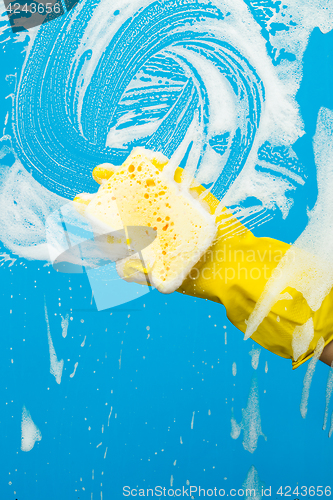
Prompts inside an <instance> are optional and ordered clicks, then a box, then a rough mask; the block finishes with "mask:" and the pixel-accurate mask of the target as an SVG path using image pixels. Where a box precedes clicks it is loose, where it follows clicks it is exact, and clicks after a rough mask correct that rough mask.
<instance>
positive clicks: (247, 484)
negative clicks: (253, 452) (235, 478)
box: [243, 465, 265, 500]
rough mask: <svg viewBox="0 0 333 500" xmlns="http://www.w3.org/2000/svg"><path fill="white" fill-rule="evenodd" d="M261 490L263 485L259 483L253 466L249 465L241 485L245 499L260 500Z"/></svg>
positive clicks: (259, 480)
mask: <svg viewBox="0 0 333 500" xmlns="http://www.w3.org/2000/svg"><path fill="white" fill-rule="evenodd" d="M263 488H265V483H263V482H262V481H261V479H260V477H259V474H258V471H257V469H256V468H255V466H254V465H251V467H250V469H249V471H248V473H247V475H246V478H245V481H244V483H243V490H244V491H245V498H253V500H261V498H262V491H263ZM253 492H254V494H253Z"/></svg>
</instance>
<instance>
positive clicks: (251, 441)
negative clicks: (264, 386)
mask: <svg viewBox="0 0 333 500" xmlns="http://www.w3.org/2000/svg"><path fill="white" fill-rule="evenodd" d="M232 411H233V410H232ZM242 415H243V418H242V421H241V423H240V424H238V423H237V421H236V420H235V417H234V415H233V413H232V417H231V437H232V438H233V439H238V437H239V436H240V433H241V431H243V447H244V450H246V451H249V452H250V453H253V452H254V451H255V450H256V449H257V446H258V439H259V437H260V436H262V437H263V438H264V439H265V440H267V438H266V436H265V434H263V432H262V429H261V416H260V407H259V390H258V381H257V378H256V377H253V378H252V382H251V388H250V393H249V397H248V400H247V405H246V407H245V408H243V409H242Z"/></svg>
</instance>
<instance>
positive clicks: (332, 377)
mask: <svg viewBox="0 0 333 500" xmlns="http://www.w3.org/2000/svg"><path fill="white" fill-rule="evenodd" d="M332 391H333V367H332V366H331V369H330V371H329V372H328V377H327V384H326V404H325V414H324V423H323V430H324V431H325V430H326V427H327V420H328V410H329V406H330V402H331V397H332Z"/></svg>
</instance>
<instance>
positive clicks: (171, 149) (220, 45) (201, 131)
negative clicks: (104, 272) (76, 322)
mask: <svg viewBox="0 0 333 500" xmlns="http://www.w3.org/2000/svg"><path fill="white" fill-rule="evenodd" d="M285 7H286V8H285V9H279V8H277V7H276V6H275V4H273V3H272V4H270V5H267V6H265V13H266V14H267V15H266V14H265V16H262V15H260V12H261V11H260V9H259V10H258V6H257V3H256V2H252V1H251V2H250V1H249V2H246V3H245V2H243V1H242V0H224V1H220V2H216V6H215V5H214V2H213V3H212V4H207V2H204V1H202V2H200V1H197V2H194V3H192V2H190V3H189V2H185V3H184V2H181V1H177V0H175V2H172V3H171V4H170V5H169V3H168V2H150V1H148V0H134V1H131V2H128V3H124V2H123V0H115V2H113V8H112V9H111V10H110V8H109V2H108V0H102V1H101V2H99V3H98V4H96V3H93V4H91V3H90V4H89V2H83V3H80V4H79V5H77V6H76V8H75V9H72V10H71V11H70V12H68V13H67V14H66V17H61V18H58V19H56V20H54V22H52V23H47V24H45V25H42V26H40V27H39V28H34V29H33V30H30V31H29V37H30V42H29V45H28V46H27V47H25V53H26V60H25V62H24V65H23V71H22V74H21V76H20V79H19V82H18V87H17V91H16V93H15V102H14V134H12V131H11V130H9V131H8V133H7V136H6V137H9V134H10V135H11V136H12V139H13V147H14V150H15V152H16V153H17V155H18V158H19V159H20V161H21V162H22V164H23V165H24V167H25V168H26V169H27V170H28V171H31V172H32V175H33V176H34V178H35V179H36V180H37V181H38V182H39V183H40V184H42V185H43V186H45V187H46V188H48V189H49V191H46V190H44V189H41V190H40V192H36V189H35V188H36V186H35V185H34V183H33V182H32V179H31V178H30V176H29V178H26V182H25V183H24V185H23V184H22V175H23V174H22V172H21V171H20V179H19V183H18V185H16V184H15V188H16V187H17V186H18V187H19V188H20V186H21V188H23V187H24V186H26V189H25V190H24V189H21V188H20V189H19V191H18V194H19V198H18V201H19V203H18V205H17V206H15V212H16V213H17V214H19V217H18V218H16V219H15V217H14V216H13V211H12V200H13V196H14V183H13V177H15V172H16V170H17V169H19V170H20V169H21V165H20V164H19V162H17V163H16V166H15V165H14V166H13V168H12V171H11V170H8V171H7V172H6V173H5V175H4V176H3V184H4V186H5V189H4V190H2V191H1V193H0V205H1V209H2V210H3V209H4V210H5V212H4V213H6V217H2V222H1V224H0V234H1V238H2V240H3V241H4V243H5V245H6V246H7V248H9V249H10V250H11V251H12V252H13V253H16V254H18V255H21V256H24V257H26V258H41V259H47V258H48V257H47V248H46V247H45V246H43V244H44V243H45V240H44V230H43V222H44V220H45V216H47V213H49V212H51V211H52V210H54V209H55V205H57V206H58V203H59V201H60V200H59V199H58V198H57V197H56V196H53V195H52V194H51V191H52V192H54V193H57V194H59V195H60V196H65V197H66V198H73V196H74V195H75V194H77V193H78V192H84V191H93V190H94V185H93V182H92V180H91V171H92V169H93V167H94V166H95V165H96V164H98V163H103V162H111V163H114V164H115V165H120V164H121V163H122V162H123V161H124V159H125V158H126V156H128V154H129V152H130V151H131V149H132V148H133V147H134V146H135V145H137V144H138V143H139V144H140V143H141V145H143V146H145V147H147V148H149V149H154V150H157V151H161V152H163V153H164V154H166V155H167V156H168V157H171V156H172V155H173V154H174V153H175V152H176V151H181V156H182V157H183V158H184V156H186V153H188V156H187V158H188V160H187V162H186V165H185V168H186V169H188V170H189V173H196V174H197V176H198V179H199V180H200V182H206V183H209V182H213V183H214V186H213V192H214V193H215V194H216V195H217V196H218V197H220V198H222V197H223V196H224V197H225V198H224V203H227V204H230V205H234V204H236V203H237V202H240V201H242V200H244V199H245V198H246V197H248V196H255V197H256V198H257V199H258V200H260V201H261V203H262V204H263V205H264V206H265V207H268V208H272V209H279V210H280V211H281V212H282V214H283V216H284V217H285V216H286V215H287V214H288V211H289V209H290V206H291V205H292V203H293V200H292V191H293V190H294V189H295V187H296V186H297V185H300V184H302V182H304V175H303V174H302V172H295V171H293V170H292V169H291V168H290V164H291V163H292V162H291V163H290V164H286V162H285V161H284V160H283V158H282V156H281V158H280V160H281V161H280V163H279V162H278V163H279V164H277V162H276V159H274V158H273V156H274V155H272V154H270V153H269V152H268V153H266V154H265V157H264V158H263V157H261V156H260V154H258V152H259V150H260V148H262V146H263V145H265V144H266V143H267V142H269V143H270V144H271V145H272V146H273V147H285V148H286V152H287V155H288V156H289V158H290V159H291V160H292V159H293V157H294V156H293V154H292V152H291V150H290V146H291V145H292V144H293V143H294V142H295V141H296V140H297V139H298V138H299V137H300V136H301V135H302V133H303V129H302V127H303V125H302V120H301V117H300V116H299V111H298V107H297V104H296V102H295V95H296V92H297V90H298V87H299V83H300V81H301V78H302V57H303V54H304V51H305V49H306V46H307V43H308V39H309V36H310V34H311V31H312V30H313V29H314V27H316V26H319V27H320V29H321V30H322V31H323V32H325V33H326V32H328V31H329V30H330V29H331V28H332V16H333V14H332V5H331V3H330V2H328V1H327V2H326V3H325V7H324V6H323V2H322V1H321V2H320V1H319V0H312V1H309V2H306V4H304V2H303V1H301V0H293V1H292V2H287V5H286V6H285ZM116 10H118V11H119V12H118V15H114V12H115V11H116ZM260 16H261V17H260ZM275 25H279V26H280V28H279V30H276V29H274V26H275ZM138 27H140V29H138ZM3 29H10V28H9V27H8V28H3ZM150 33H154V36H153V37H150V35H149V34H150ZM161 33H163V37H162V36H160V34H161ZM20 37H21V38H20ZM26 39H27V37H26V35H25V34H24V35H23V34H22V36H21V35H18V38H16V39H15V41H14V42H13V43H17V41H19V42H20V43H19V44H17V45H18V49H19V50H22V49H21V45H22V44H23V42H24V40H26ZM116 40H117V42H116ZM9 43H12V42H9ZM60 55H61V57H60ZM129 60H130V61H131V65H128V64H127V62H126V61H129ZM36 74H42V75H43V78H35V75H36ZM44 102H49V106H43V105H41V103H44ZM147 102H148V105H147V104H144V103H147ZM221 108H222V109H223V113H219V110H220V109H221ZM101 110H102V111H101ZM59 123H62V128H61V127H59V126H58V124H59ZM7 128H8V127H7ZM74 145H75V147H73V146H74ZM3 154H4V155H5V152H4V153H3ZM3 160H4V161H6V157H4V158H3ZM263 162H264V163H265V164H263ZM257 165H259V166H260V168H261V167H263V168H265V169H266V173H264V172H263V171H258V170H257V168H256V166H257ZM267 169H268V170H267ZM277 174H278V175H277ZM37 191H38V190H37ZM28 193H30V194H28ZM29 222H32V226H31V227H29ZM31 229H32V230H31Z"/></svg>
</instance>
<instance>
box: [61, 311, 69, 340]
mask: <svg viewBox="0 0 333 500" xmlns="http://www.w3.org/2000/svg"><path fill="white" fill-rule="evenodd" d="M68 323H69V314H66V316H65V317H63V316H61V329H62V336H63V337H64V338H66V337H67V330H68Z"/></svg>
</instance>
